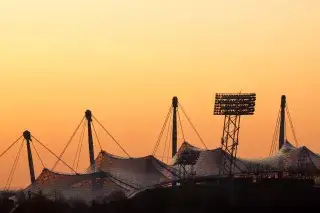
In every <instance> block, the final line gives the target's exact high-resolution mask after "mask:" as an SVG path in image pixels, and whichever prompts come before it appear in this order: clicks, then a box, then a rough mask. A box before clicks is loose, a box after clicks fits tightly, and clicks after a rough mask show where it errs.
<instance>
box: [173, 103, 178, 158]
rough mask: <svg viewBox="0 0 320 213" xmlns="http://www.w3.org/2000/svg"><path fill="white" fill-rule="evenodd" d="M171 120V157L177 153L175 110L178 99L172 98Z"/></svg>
mask: <svg viewBox="0 0 320 213" xmlns="http://www.w3.org/2000/svg"><path fill="white" fill-rule="evenodd" d="M172 107H173V119H172V157H173V156H175V154H176V153H177V109H178V98H177V97H173V99H172Z"/></svg>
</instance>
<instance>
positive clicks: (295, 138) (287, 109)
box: [286, 104, 299, 147]
mask: <svg viewBox="0 0 320 213" xmlns="http://www.w3.org/2000/svg"><path fill="white" fill-rule="evenodd" d="M286 111H287V114H288V118H289V123H290V126H291V130H292V134H293V138H294V140H295V145H296V147H298V145H299V144H298V140H297V136H296V131H295V129H294V127H293V122H292V119H291V115H290V110H289V107H288V104H287V107H286Z"/></svg>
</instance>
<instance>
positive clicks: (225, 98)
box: [213, 93, 256, 115]
mask: <svg viewBox="0 0 320 213" xmlns="http://www.w3.org/2000/svg"><path fill="white" fill-rule="evenodd" d="M255 101H256V94H255V93H241V94H230V93H217V94H216V100H215V105H214V112H213V114H214V115H253V114H254V112H255Z"/></svg>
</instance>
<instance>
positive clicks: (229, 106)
mask: <svg viewBox="0 0 320 213" xmlns="http://www.w3.org/2000/svg"><path fill="white" fill-rule="evenodd" d="M255 101H256V94H255V93H217V94H216V97H215V104H214V112H213V114H214V115H224V125H223V132H222V138H221V149H222V160H221V164H220V167H219V174H221V175H225V174H228V175H229V176H232V174H233V172H234V168H235V162H236V157H237V148H238V144H239V130H240V118H241V115H253V114H254V112H255V104H256V103H255Z"/></svg>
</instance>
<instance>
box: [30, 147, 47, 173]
mask: <svg viewBox="0 0 320 213" xmlns="http://www.w3.org/2000/svg"><path fill="white" fill-rule="evenodd" d="M31 145H32V147H33V149H34V151H36V154H37V156H38V158H39V160H40V162H41V164H42V167H43V168H46V167H45V166H44V163H43V161H42V159H41V157H40V155H39V152H38V151H37V149H36V146H35V145H34V143H33V142H32V141H31Z"/></svg>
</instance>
